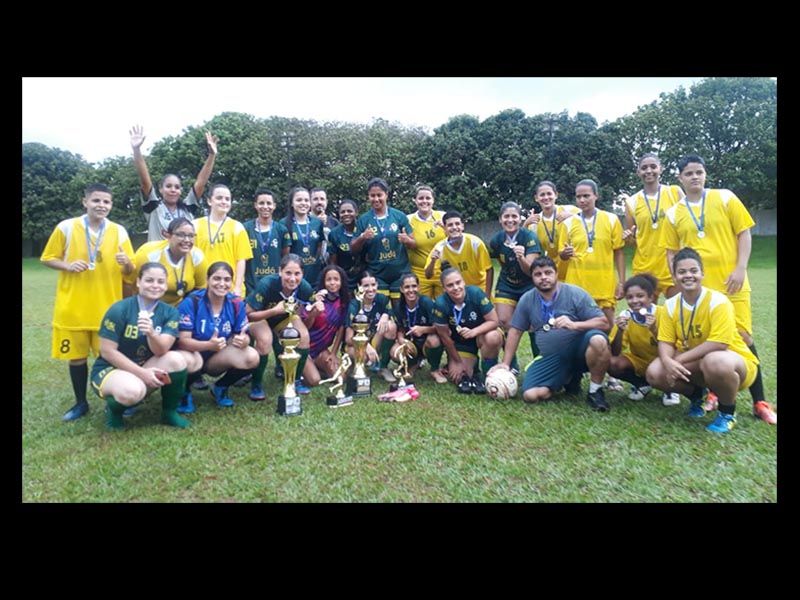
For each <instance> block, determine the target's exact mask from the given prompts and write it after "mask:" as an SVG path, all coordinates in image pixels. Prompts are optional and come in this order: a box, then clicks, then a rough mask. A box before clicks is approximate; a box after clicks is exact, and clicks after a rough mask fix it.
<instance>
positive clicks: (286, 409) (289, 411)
mask: <svg viewBox="0 0 800 600" xmlns="http://www.w3.org/2000/svg"><path fill="white" fill-rule="evenodd" d="M277 412H278V414H279V415H283V416H287V417H291V416H295V415H302V414H303V408H302V406H301V404H300V396H295V397H293V398H286V397H284V396H278V411H277Z"/></svg>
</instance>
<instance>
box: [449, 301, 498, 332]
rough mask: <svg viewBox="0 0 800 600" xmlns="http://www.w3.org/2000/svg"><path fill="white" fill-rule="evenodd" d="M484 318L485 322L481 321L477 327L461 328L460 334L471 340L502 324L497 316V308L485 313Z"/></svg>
mask: <svg viewBox="0 0 800 600" xmlns="http://www.w3.org/2000/svg"><path fill="white" fill-rule="evenodd" d="M483 318H484V321H483V323H481V324H480V325H478V326H477V327H473V328H472V329H470V328H468V327H464V328H462V329H460V330H459V332H458V334H459V335H460V336H461V337H463V338H464V339H465V340H469V339H472V338H474V337H478V336H479V335H481V334H483V333H488V332H490V331H494V330H495V329H497V328H498V327H499V326H500V319H499V317H498V316H497V310H496V309H494V308H493V309H492V310H490V311H489V312H488V313H486V314H485V315H483Z"/></svg>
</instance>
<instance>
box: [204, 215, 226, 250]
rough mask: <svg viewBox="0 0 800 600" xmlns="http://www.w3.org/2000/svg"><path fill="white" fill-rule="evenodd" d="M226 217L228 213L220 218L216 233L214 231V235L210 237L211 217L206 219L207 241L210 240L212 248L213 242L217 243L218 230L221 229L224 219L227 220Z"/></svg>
mask: <svg viewBox="0 0 800 600" xmlns="http://www.w3.org/2000/svg"><path fill="white" fill-rule="evenodd" d="M227 218H228V215H225V217H224V218H223V219H222V223H220V224H219V227H217V233H215V234H214V237H213V238H212V237H211V217H208V221H206V225H207V226H208V239H209V242H210V244H211V247H212V248H213V247H214V244H216V243H217V238H218V237H219V232H220V231H222V226H223V225H225V221H226V220H227Z"/></svg>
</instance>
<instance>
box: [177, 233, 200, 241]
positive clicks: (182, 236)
mask: <svg viewBox="0 0 800 600" xmlns="http://www.w3.org/2000/svg"><path fill="white" fill-rule="evenodd" d="M172 235H174V236H175V237H177V238H178V239H181V240H193V239H194V238H195V237H197V235H196V234H194V233H173V234H172Z"/></svg>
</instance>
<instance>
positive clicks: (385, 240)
mask: <svg viewBox="0 0 800 600" xmlns="http://www.w3.org/2000/svg"><path fill="white" fill-rule="evenodd" d="M381 242H382V243H383V247H384V248H386V249H387V250H388V249H389V248H390V246H389V238H383V239H382V240H381Z"/></svg>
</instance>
